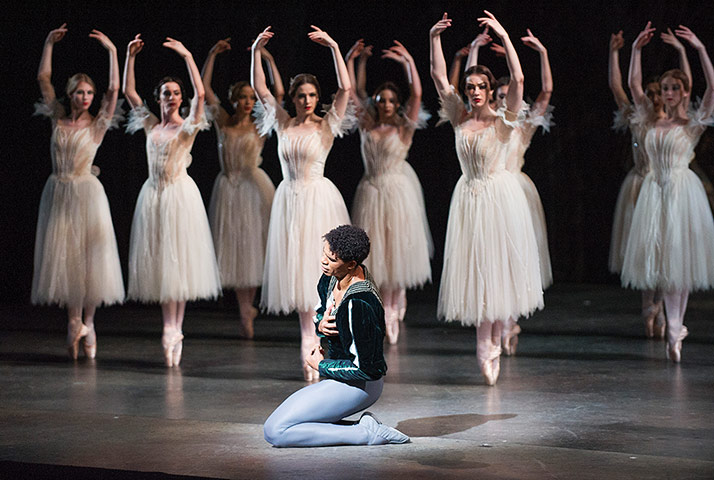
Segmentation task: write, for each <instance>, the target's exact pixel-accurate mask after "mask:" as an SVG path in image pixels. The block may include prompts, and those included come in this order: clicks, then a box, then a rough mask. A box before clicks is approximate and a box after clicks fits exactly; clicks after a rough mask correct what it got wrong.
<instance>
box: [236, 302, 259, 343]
mask: <svg viewBox="0 0 714 480" xmlns="http://www.w3.org/2000/svg"><path fill="white" fill-rule="evenodd" d="M257 316H258V309H257V308H255V307H253V306H251V307H250V309H249V310H248V311H247V312H245V313H244V312H243V311H242V310H241V313H240V327H239V329H238V336H239V337H240V338H246V339H248V340H251V339H252V338H253V334H254V330H253V320H255V317H257Z"/></svg>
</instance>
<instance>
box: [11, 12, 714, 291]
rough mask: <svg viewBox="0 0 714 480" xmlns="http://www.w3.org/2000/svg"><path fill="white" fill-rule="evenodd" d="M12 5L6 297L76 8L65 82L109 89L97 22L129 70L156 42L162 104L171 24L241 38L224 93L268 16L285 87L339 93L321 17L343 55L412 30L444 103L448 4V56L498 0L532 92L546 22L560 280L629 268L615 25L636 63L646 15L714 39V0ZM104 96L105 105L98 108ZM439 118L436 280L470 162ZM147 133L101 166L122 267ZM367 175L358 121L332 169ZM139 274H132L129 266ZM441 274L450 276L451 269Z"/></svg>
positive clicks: (202, 46)
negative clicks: (303, 85)
mask: <svg viewBox="0 0 714 480" xmlns="http://www.w3.org/2000/svg"><path fill="white" fill-rule="evenodd" d="M13 8H14V10H12V11H6V14H7V15H8V16H7V17H6V18H5V20H3V24H4V25H3V28H2V33H1V35H2V37H1V41H2V52H3V53H2V55H3V65H2V71H3V74H2V78H3V85H4V86H5V88H4V95H3V106H4V112H5V115H4V116H3V128H2V134H3V141H2V144H1V145H2V149H1V151H2V162H1V163H2V169H3V171H2V179H3V180H2V189H0V191H2V199H1V200H2V208H1V209H0V210H1V211H2V227H3V232H2V234H1V235H0V239H1V240H0V241H1V242H2V244H1V247H2V265H0V271H2V275H3V278H2V297H1V298H0V301H1V302H3V303H6V304H9V303H16V304H27V303H28V302H29V296H30V287H31V280H32V256H33V247H34V237H35V225H36V220H37V209H38V205H39V200H40V193H41V191H42V187H43V185H44V182H45V180H46V178H47V176H48V175H49V174H50V173H51V164H50V155H49V138H50V133H51V132H50V122H49V121H48V120H46V119H44V118H40V117H33V116H32V112H33V108H32V104H33V103H34V102H35V101H36V100H37V99H38V98H39V95H40V93H39V88H38V87H37V82H36V72H37V66H38V63H39V59H40V54H41V51H42V46H43V42H44V39H45V37H46V35H47V33H48V32H49V31H50V30H51V29H53V28H57V27H58V26H60V25H61V24H62V23H63V22H67V23H68V28H69V32H68V34H67V35H66V37H65V38H64V39H63V40H62V41H61V42H60V43H59V44H57V45H56V47H55V50H54V61H53V84H54V85H55V89H56V91H57V93H58V96H61V95H63V91H64V87H65V82H66V80H67V78H68V77H69V76H70V75H72V74H73V73H76V72H78V71H83V72H86V73H88V74H89V75H90V76H92V78H93V79H94V80H95V82H96V83H97V88H98V93H100V95H101V92H103V90H104V89H105V88H106V85H107V74H108V71H107V65H108V62H107V54H106V51H105V50H104V49H103V48H102V47H101V46H100V45H99V43H98V42H96V41H94V40H91V39H89V38H88V37H87V35H88V34H89V32H90V30H91V29H92V28H97V29H99V30H101V31H103V32H104V33H105V34H107V35H108V36H109V37H110V38H111V39H112V41H114V43H115V44H116V46H117V49H118V51H119V62H120V65H121V66H122V69H123V62H124V56H125V51H126V44H127V43H128V42H129V40H130V39H131V38H132V37H133V36H134V35H135V34H136V33H142V36H143V38H144V41H145V47H144V50H143V51H142V52H141V54H140V55H139V57H138V60H137V67H136V70H137V89H138V91H139V93H140V94H141V96H142V97H143V98H144V99H146V100H147V102H148V103H149V105H150V106H151V107H152V109H153V110H154V111H155V112H158V109H157V108H156V105H155V104H154V103H153V101H152V96H151V92H152V89H153V86H154V85H155V84H156V82H157V81H158V80H159V79H160V78H161V77H163V76H164V75H168V74H171V75H178V76H181V77H182V78H184V79H185V80H188V77H187V75H186V68H185V66H184V63H183V62H182V61H181V59H180V58H179V57H178V56H177V55H176V54H175V53H173V52H171V51H169V50H168V49H165V48H163V47H162V46H161V42H162V41H163V39H164V37H166V36H171V37H174V38H177V39H179V40H181V41H182V42H183V43H184V44H185V45H186V46H187V47H188V49H189V50H190V51H191V52H192V53H193V55H194V58H195V59H196V62H197V63H198V65H199V68H200V67H201V66H202V64H203V61H204V60H205V57H206V54H207V53H208V50H209V49H210V47H211V46H212V45H213V44H214V43H215V42H216V41H217V40H218V39H221V38H224V37H228V36H230V37H232V39H233V41H232V44H233V51H232V52H230V53H226V54H222V55H221V56H219V57H218V60H217V64H216V69H215V73H214V82H213V86H214V90H215V91H216V92H217V93H218V94H219V95H220V96H221V97H222V98H225V96H226V91H227V88H228V85H229V84H230V83H232V82H234V81H236V80H240V79H248V73H249V67H250V56H249V53H248V52H247V51H246V50H244V48H246V47H248V46H249V45H250V43H251V41H252V39H253V38H254V36H255V35H256V34H257V33H258V32H259V31H261V30H262V29H263V28H264V27H265V26H267V25H272V26H273V31H274V32H275V33H276V35H275V38H274V39H273V40H272V41H271V42H270V44H269V45H268V47H269V50H270V51H271V53H273V55H274V56H275V58H276V61H277V63H278V67H279V68H280V71H281V74H282V77H283V81H284V82H285V84H286V86H287V83H288V81H289V78H290V77H291V76H294V75H295V74H297V73H301V72H311V73H314V74H316V75H317V76H318V78H319V79H320V81H321V83H322V90H323V95H324V98H323V100H324V101H328V96H329V95H330V94H331V93H332V92H334V91H335V89H336V79H335V74H334V69H333V64H332V59H331V56H330V52H329V50H328V49H326V48H324V47H321V46H319V45H317V44H314V43H312V42H310V41H309V40H308V38H307V32H308V31H309V30H310V29H309V26H310V24H315V25H318V26H320V27H321V28H323V29H324V30H326V31H327V32H328V33H329V34H330V35H331V36H332V37H333V38H334V39H335V40H336V41H337V42H338V43H339V44H340V47H341V50H342V53H343V55H344V54H345V53H346V52H347V50H348V49H349V47H350V46H351V45H352V43H353V42H354V41H355V40H356V39H357V38H360V37H364V38H365V41H366V42H367V43H368V44H370V43H373V44H374V45H375V48H376V50H377V51H378V50H380V49H382V48H386V47H388V46H389V45H390V44H391V41H392V39H398V40H400V41H402V42H403V43H404V44H405V46H406V47H407V48H408V49H409V50H410V52H411V54H412V55H413V57H414V58H415V59H416V61H417V64H418V67H419V70H420V73H421V78H422V83H423V85H424V100H423V101H424V104H425V106H426V108H427V109H428V110H430V111H431V113H432V115H433V116H436V112H437V110H438V102H437V96H436V91H435V89H434V87H433V83H432V81H431V79H430V77H429V42H428V31H429V28H430V27H431V26H432V25H433V24H434V23H435V22H436V21H437V20H438V19H439V18H440V17H441V15H442V13H443V12H444V11H448V12H449V15H450V17H451V18H452V19H453V20H454V23H453V26H452V28H451V29H449V30H448V31H446V32H445V33H444V34H443V36H442V41H443V46H444V52H445V56H446V58H447V62H449V63H450V62H451V58H452V57H453V54H454V53H455V52H456V50H458V49H459V48H461V47H463V46H465V45H467V44H468V43H469V42H470V40H471V39H472V38H473V37H474V36H475V35H476V34H477V33H478V32H479V31H480V29H479V28H478V25H477V22H476V19H477V18H478V17H479V16H481V11H482V9H483V8H487V9H489V10H490V11H491V12H493V13H494V14H495V15H496V17H497V18H498V19H499V20H500V21H501V23H502V24H503V25H504V27H505V28H506V30H507V31H508V32H509V33H510V36H511V38H512V39H513V40H514V43H515V44H516V48H517V50H518V53H519V56H520V58H521V63H522V65H523V70H524V72H525V75H526V95H527V96H529V97H532V98H535V96H536V95H537V94H538V91H539V89H540V70H539V59H538V54H537V53H536V52H535V51H533V50H531V49H529V48H527V47H525V46H523V45H522V44H521V43H520V41H519V40H518V38H519V37H520V36H521V35H523V34H525V29H526V28H527V27H528V28H531V29H532V30H533V32H534V34H535V35H536V36H538V37H539V38H540V40H541V41H542V42H543V44H544V45H545V46H546V47H547V48H548V50H549V54H550V60H551V65H552V70H553V77H554V83H555V90H554V94H553V98H552V101H551V103H552V105H554V106H555V112H554V114H555V122H556V124H557V125H556V126H555V127H554V128H553V129H552V130H551V132H550V134H548V135H544V136H541V135H540V134H537V135H536V137H535V138H534V140H533V143H532V146H531V148H530V150H529V152H528V154H527V155H526V166H525V168H524V170H525V171H526V173H528V175H530V176H531V178H532V179H533V181H534V182H535V183H536V185H537V186H538V189H539V191H540V194H541V197H542V200H543V205H544V208H545V212H546V216H547V220H548V234H549V243H550V251H551V256H552V262H553V270H554V275H555V281H556V282H595V283H614V282H617V281H618V279H617V277H615V276H613V275H610V274H609V273H608V271H607V255H608V249H609V241H610V228H611V222H612V212H613V209H614V204H615V200H616V197H617V192H618V189H619V186H620V183H621V182H622V180H623V178H624V176H625V174H626V173H627V170H628V169H629V167H630V160H629V157H630V155H629V144H628V138H627V136H625V135H618V134H616V133H614V132H612V130H611V129H610V125H611V121H612V113H613V110H614V109H615V104H614V102H613V100H612V95H611V94H610V91H609V89H608V86H607V57H608V41H609V36H610V33H612V32H615V31H617V30H619V29H623V30H624V34H625V40H626V46H625V47H624V48H623V50H622V51H621V67H622V70H623V74H624V76H625V82H626V74H627V62H628V61H629V51H630V45H631V42H632V40H633V39H634V38H635V36H636V35H637V33H638V32H639V31H640V30H641V29H642V27H643V26H644V25H645V23H646V22H647V20H652V22H653V24H654V26H655V27H657V28H658V29H660V30H661V29H664V28H666V27H667V26H670V27H672V28H674V27H676V26H677V25H679V24H680V23H681V24H684V25H687V26H689V27H690V28H691V29H692V30H693V31H694V32H695V33H697V34H698V36H699V37H700V38H701V39H702V41H703V42H704V43H705V45H707V46H708V47H709V48H710V52H714V31H713V30H714V29H713V28H712V20H713V19H714V14H712V10H711V4H710V2H706V1H701V2H694V1H692V2H687V1H678V2H672V1H671V0H655V1H629V2H628V1H581V2H552V1H491V2H487V3H480V2H478V3H477V2H456V1H451V2H443V1H434V2H412V1H380V2H374V1H353V2H343V1H334V0H333V1H309V2H308V1H281V2H269V1H261V2H255V1H243V2H235V1H213V2H209V1H191V2H188V1H187V2H179V1H174V2H150V1H147V2H133V1H124V2H118V1H107V2H101V3H100V2H97V3H92V2H86V1H85V2H75V1H62V2H59V1H57V2H53V1H48V2H41V3H40V2H28V3H25V4H22V3H19V4H17V6H16V7H13ZM688 53H689V57H690V62H691V64H692V71H693V76H694V92H693V93H694V96H697V95H701V94H702V92H703V90H704V87H705V85H704V80H703V77H702V73H701V66H700V62H699V59H698V57H697V56H696V52H694V51H693V50H692V49H691V48H688ZM479 63H482V64H485V65H488V66H490V67H491V68H492V70H493V71H494V73H495V74H496V76H497V77H498V76H500V75H503V74H506V73H507V70H506V66H505V63H504V61H503V60H502V59H499V58H496V57H494V56H493V55H492V54H491V52H490V51H488V50H484V49H482V51H481V55H480V62H479ZM676 66H678V60H677V55H676V52H675V51H674V50H673V49H672V48H670V47H669V46H667V45H665V44H663V43H662V42H661V41H660V40H659V38H656V39H655V40H654V41H653V43H652V44H651V45H650V46H648V47H646V49H645V52H644V75H645V77H648V76H650V75H654V74H658V73H661V72H663V71H664V70H667V69H669V68H674V67H676ZM387 79H391V80H397V81H398V83H399V84H400V85H402V86H403V88H406V84H405V82H404V78H403V75H402V72H401V69H400V68H399V67H398V66H397V65H396V64H394V63H393V62H390V61H387V60H380V59H379V58H375V57H373V59H372V60H370V63H369V65H368V89H370V91H371V88H374V87H375V86H376V85H377V84H379V83H381V82H382V81H384V80H387ZM97 105H98V101H97V102H95V105H94V109H96V108H97ZM434 123H435V120H434V119H432V121H431V122H430V127H429V128H428V129H426V130H423V131H420V132H418V133H417V134H416V135H415V138H414V143H413V146H412V149H411V153H410V157H409V161H410V162H411V164H412V165H413V166H414V169H415V170H416V172H417V174H418V175H419V177H420V179H421V181H422V184H423V188H424V196H425V199H426V207H427V213H428V216H429V221H430V224H431V229H432V233H433V236H434V243H435V256H434V260H433V271H434V282H435V283H436V282H438V279H439V275H440V272H441V262H442V253H443V252H442V250H443V243H444V235H445V228H446V220H447V215H448V208H449V200H450V198H451V193H452V190H453V187H454V185H455V183H456V181H457V180H458V178H459V175H460V170H459V165H458V162H457V159H456V154H455V152H454V147H453V132H452V130H451V128H450V127H449V126H443V127H438V128H437V127H434V126H433V124H434ZM144 142H145V138H144V135H143V134H141V133H139V134H137V135H134V136H129V135H127V134H125V133H123V131H119V130H114V131H111V132H109V133H108V134H107V136H106V137H105V139H104V143H103V145H102V146H101V148H100V149H99V152H98V154H97V158H96V162H95V163H96V165H98V166H99V167H100V168H101V175H100V176H99V179H100V180H101V182H102V184H103V185H104V188H105V189H106V193H107V196H108V198H109V203H110V206H111V209H112V217H113V220H114V227H115V231H116V236H117V242H118V245H119V252H120V255H121V261H122V266H123V267H124V269H126V263H127V254H128V242H129V234H130V228H131V219H132V214H133V209H134V203H135V201H136V198H137V195H138V193H139V190H140V188H141V185H142V183H143V182H144V180H145V179H146V176H147V170H146V156H145V150H144ZM263 158H264V162H263V168H264V169H265V170H266V171H267V172H268V174H269V175H270V177H271V178H272V179H273V181H274V182H275V183H276V184H277V183H278V182H279V181H280V178H281V174H280V166H279V164H278V159H277V152H276V140H275V138H274V137H273V138H271V139H270V140H268V141H267V142H266V146H265V150H264V153H263ZM697 158H698V164H699V166H700V167H701V168H702V169H703V170H704V171H706V172H707V174H708V175H709V177H714V166H713V163H714V160H713V158H714V152H712V147H711V132H707V134H705V137H704V138H703V140H702V143H701V144H700V146H699V149H698V156H697ZM218 171H219V166H218V158H217V151H216V141H215V133H214V132H213V131H210V132H203V133H201V134H200V135H199V136H198V138H197V139H196V143H195V146H194V148H193V164H192V166H191V168H190V169H189V173H190V175H191V176H192V177H193V178H194V180H195V181H196V183H197V184H198V187H199V188H200V190H201V193H202V194H203V197H204V201H205V202H206V203H208V199H209V197H210V193H211V188H212V185H213V180H214V178H215V176H216V174H217V173H218ZM361 174H362V164H361V159H360V153H359V138H358V135H351V136H349V137H347V138H344V139H341V140H339V139H338V140H336V141H335V145H334V147H333V149H332V152H331V154H330V157H329V159H328V162H327V168H326V175H327V176H328V177H329V178H330V179H331V180H332V181H333V182H334V183H335V184H336V185H337V187H338V188H339V189H340V191H341V192H342V194H343V196H344V198H345V201H346V202H347V205H348V207H349V206H350V205H351V203H352V198H353V194H354V190H355V187H356V185H357V182H358V181H359V178H360V176H361ZM125 280H126V277H125ZM437 284H438V283H437Z"/></svg>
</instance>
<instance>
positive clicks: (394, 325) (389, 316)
mask: <svg viewBox="0 0 714 480" xmlns="http://www.w3.org/2000/svg"><path fill="white" fill-rule="evenodd" d="M380 294H381V296H382V304H383V305H384V323H385V324H386V327H387V332H386V334H387V341H388V342H389V343H390V344H391V345H394V344H395V343H397V340H398V339H399V322H400V321H401V320H403V319H404V314H405V312H406V310H407V296H406V290H405V289H403V288H387V287H384V288H381V289H380Z"/></svg>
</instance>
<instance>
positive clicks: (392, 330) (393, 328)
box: [386, 310, 399, 345]
mask: <svg viewBox="0 0 714 480" xmlns="http://www.w3.org/2000/svg"><path fill="white" fill-rule="evenodd" d="M386 320H387V325H386V327H387V332H386V333H387V342H389V344H390V345H395V344H396V343H397V341H398V340H399V312H397V311H396V310H395V311H392V312H390V314H389V318H388V319H386Z"/></svg>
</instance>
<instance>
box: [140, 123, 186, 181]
mask: <svg viewBox="0 0 714 480" xmlns="http://www.w3.org/2000/svg"><path fill="white" fill-rule="evenodd" d="M194 138H195V136H190V137H189V138H188V139H186V140H182V137H181V135H180V133H179V132H176V134H175V135H173V136H172V137H170V138H168V139H167V140H165V141H163V142H157V141H155V140H154V135H152V134H149V135H147V136H146V160H147V163H148V166H149V181H150V182H152V183H153V184H154V185H155V186H156V188H159V189H162V188H164V187H165V186H166V185H168V184H171V183H174V182H175V181H176V180H178V179H179V178H181V177H183V176H186V175H187V173H186V168H188V166H189V165H191V147H192V146H193V140H194Z"/></svg>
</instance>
